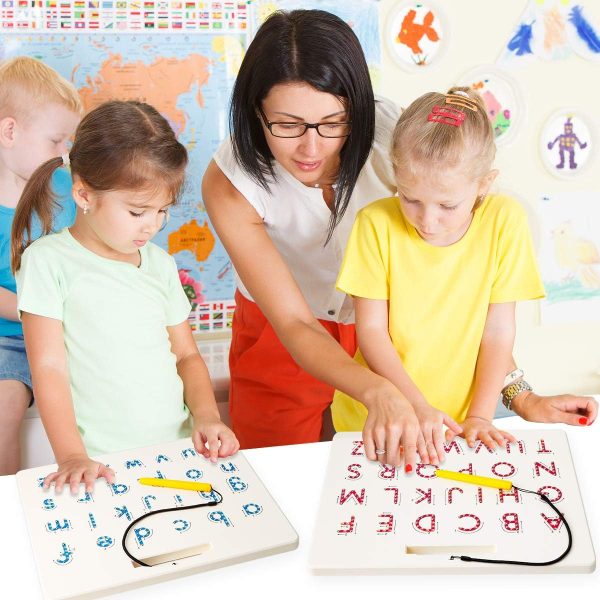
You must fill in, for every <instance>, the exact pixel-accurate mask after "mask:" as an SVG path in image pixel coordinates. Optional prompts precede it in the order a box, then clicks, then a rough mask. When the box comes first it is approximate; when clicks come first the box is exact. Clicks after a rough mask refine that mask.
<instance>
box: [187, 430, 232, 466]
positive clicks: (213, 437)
mask: <svg viewBox="0 0 600 600" xmlns="http://www.w3.org/2000/svg"><path fill="white" fill-rule="evenodd" d="M192 441H193V442H194V448H195V449H196V452H198V453H199V454H202V456H204V458H208V459H210V460H211V462H217V458H224V457H226V456H230V455H232V454H235V453H236V452H237V451H238V450H239V449H240V443H239V442H238V440H237V438H236V437H235V433H233V431H231V429H229V427H227V425H225V423H223V421H221V420H220V419H217V420H210V421H207V420H205V419H203V420H202V421H201V422H200V423H198V425H194V432H193V433H192Z"/></svg>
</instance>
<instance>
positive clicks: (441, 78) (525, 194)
mask: <svg viewBox="0 0 600 600" xmlns="http://www.w3.org/2000/svg"><path fill="white" fill-rule="evenodd" d="M580 3H581V4H583V5H584V7H585V14H586V16H587V17H588V18H589V19H590V20H591V21H592V22H593V23H594V24H595V25H596V27H598V26H599V25H600V2H598V1H597V0H580ZM396 4H397V2H395V1H394V0H382V2H381V8H380V14H381V17H380V19H381V21H380V24H381V31H382V33H384V32H385V27H386V16H387V15H388V14H389V13H390V12H391V11H392V10H393V8H394V6H395V5H396ZM436 5H438V6H440V7H441V8H442V9H443V10H444V13H445V15H446V17H447V20H448V23H449V29H450V43H449V46H448V49H447V51H446V53H445V54H444V56H443V58H442V59H441V60H440V61H439V64H438V63H435V64H433V65H432V66H430V67H425V68H424V69H423V71H422V72H418V73H414V74H413V73H407V72H405V71H404V70H402V69H401V68H399V67H398V66H397V65H396V63H395V62H394V61H393V59H392V58H391V56H390V54H389V53H388V51H387V48H386V47H385V44H382V45H383V48H382V53H383V56H382V62H383V68H382V76H381V83H380V93H381V94H382V95H384V96H387V97H389V98H391V99H393V100H395V101H396V102H397V103H398V104H400V105H401V106H406V105H407V104H408V103H410V102H411V101H412V100H414V99H415V98H416V97H418V96H419V95H421V94H423V93H425V92H428V91H434V90H435V91H439V92H445V91H446V90H447V89H448V88H449V87H450V86H452V85H454V84H456V83H457V82H458V80H459V79H460V78H461V76H462V75H464V74H465V73H467V72H468V71H470V70H471V69H473V68H476V67H478V66H479V65H485V64H493V63H495V62H496V60H497V58H498V56H499V55H500V53H501V51H502V49H503V48H504V47H505V46H506V43H507V42H508V40H509V39H510V37H511V36H512V34H513V32H514V29H515V26H516V25H517V23H518V22H519V19H520V17H521V15H522V13H523V11H524V9H525V7H526V6H527V0H504V1H502V2H499V1H493V2H492V1H491V0H437V2H436ZM511 75H512V77H513V78H514V79H516V80H517V81H518V83H519V84H521V88H522V91H523V94H524V99H525V104H526V106H527V114H526V121H525V123H524V124H523V126H522V127H521V128H520V129H519V134H518V136H517V137H516V138H515V139H514V141H513V142H512V143H511V144H510V145H509V146H504V147H501V148H499V151H498V154H497V159H496V166H497V168H499V169H500V177H499V179H498V187H499V188H501V189H508V190H514V191H515V192H516V193H518V195H519V197H520V198H521V199H523V200H525V201H526V202H527V203H528V204H529V208H531V211H530V214H531V213H534V211H535V209H534V207H535V204H536V202H537V199H538V197H539V195H540V194H541V193H549V192H555V193H556V192H567V191H591V190H595V191H599V189H600V185H599V184H600V175H599V173H600V160H599V158H598V154H596V156H595V157H594V158H593V159H592V160H593V161H594V162H593V164H592V165H591V168H586V170H585V171H584V172H583V173H582V174H581V175H579V177H578V179H577V180H576V181H572V182H571V181H562V180H559V179H556V178H554V177H553V176H552V175H550V174H549V173H548V172H547V171H546V170H545V168H544V166H543V164H542V162H541V159H540V158H539V156H538V152H537V147H538V134H539V130H540V129H541V127H542V125H543V123H544V122H545V120H546V118H547V117H549V116H550V115H551V114H552V113H553V112H555V111H556V110H559V109H561V108H564V107H567V106H569V107H578V108H580V109H581V110H582V111H584V112H585V113H586V114H588V115H590V116H592V117H593V118H595V120H596V126H598V123H600V118H599V115H600V107H599V106H598V100H599V98H600V63H592V62H590V61H585V60H583V59H582V58H579V57H577V56H573V57H571V58H568V59H565V60H562V61H554V62H545V61H543V60H541V59H538V60H535V61H534V62H533V64H531V66H528V67H524V68H520V69H519V70H518V71H517V70H513V71H511ZM592 90H594V92H593V93H592ZM532 229H534V233H535V229H536V223H535V221H534V222H532ZM517 315H518V332H517V342H516V347H515V357H516V359H517V363H518V364H519V366H521V367H522V368H523V369H524V370H525V372H526V378H527V380H529V381H530V382H531V383H532V384H533V385H534V387H535V389H536V391H538V392H541V393H548V394H550V393H559V392H567V391H570V392H573V393H592V392H600V315H598V319H596V320H595V321H594V322H593V323H592V322H590V323H583V324H572V325H560V326H558V325H553V326H549V325H540V321H539V306H538V303H537V302H528V303H522V304H521V305H519V306H518V310H517Z"/></svg>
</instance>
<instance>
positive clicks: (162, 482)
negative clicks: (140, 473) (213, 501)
mask: <svg viewBox="0 0 600 600" xmlns="http://www.w3.org/2000/svg"><path fill="white" fill-rule="evenodd" d="M138 481H139V482H140V483H141V484H142V485H153V486H154V487H166V488H174V489H176V490H189V491H191V492H210V491H212V485H210V483H203V482H201V481H180V480H178V479H159V478H156V477H142V478H140V479H138Z"/></svg>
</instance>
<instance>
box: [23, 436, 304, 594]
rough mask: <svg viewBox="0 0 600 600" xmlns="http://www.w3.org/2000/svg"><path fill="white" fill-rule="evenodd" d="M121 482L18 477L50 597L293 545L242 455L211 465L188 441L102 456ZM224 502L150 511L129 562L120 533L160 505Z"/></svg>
mask: <svg viewBox="0 0 600 600" xmlns="http://www.w3.org/2000/svg"><path fill="white" fill-rule="evenodd" d="M99 460H100V461H102V462H104V463H106V464H107V465H109V466H110V467H111V468H112V469H113V470H114V471H115V474H116V480H115V483H113V484H112V485H109V484H107V483H106V481H105V480H104V479H99V480H97V481H96V484H95V487H94V491H93V493H90V494H88V493H86V492H85V491H84V487H83V486H80V493H79V495H78V496H72V495H71V493H70V491H69V488H68V486H66V488H65V489H63V491H62V493H61V494H56V493H55V492H54V487H52V488H51V489H50V490H48V491H46V492H45V491H44V490H43V489H42V482H43V480H44V477H45V476H46V475H47V474H48V473H50V472H52V471H53V470H55V468H54V466H50V467H39V468H35V469H28V470H26V471H21V472H19V473H18V474H17V485H18V488H19V494H20V497H21V502H22V505H23V509H24V512H25V517H26V521H27V527H28V530H29V535H30V538H31V543H32V547H33V551H34V555H35V560H36V563H37V568H38V573H39V576H40V582H41V586H42V589H43V592H44V595H45V597H46V598H48V599H62V598H92V597H98V596H102V595H104V594H108V593H115V592H117V591H122V590H125V589H129V588H134V587H138V586H141V585H145V584H147V583H153V582H157V581H162V580H165V579H170V578H173V577H177V576H179V575H183V574H189V573H192V572H197V571H204V570H208V569H214V568H217V567H222V566H225V565H229V564H233V563H236V562H241V561H245V560H250V559H254V558H259V557H263V556H268V555H271V554H276V553H278V552H285V551H287V550H293V549H295V548H296V547H297V545H298V535H297V533H296V531H295V530H294V528H293V527H292V526H291V525H290V523H289V522H288V520H287V518H286V517H285V515H284V514H283V512H282V511H281V509H280V508H279V507H278V506H277V504H276V503H275V501H274V500H273V498H271V496H270V494H269V492H268V491H267V490H266V488H265V487H264V485H263V484H262V482H261V481H260V479H259V478H258V477H257V475H256V474H255V473H254V471H253V470H252V467H251V466H250V464H249V463H248V461H247V460H246V458H245V457H244V454H243V453H242V452H238V453H237V454H235V455H234V456H231V457H229V458H227V459H220V460H219V461H218V462H217V463H211V462H209V461H208V460H206V459H204V458H203V457H202V456H200V455H197V454H196V452H195V450H194V448H193V445H192V443H191V440H190V439H183V440H178V441H176V442H172V443H169V444H163V445H161V446H160V447H152V448H142V449H137V450H131V451H127V452H120V453H117V454H111V455H106V456H104V457H100V458H99ZM142 477H151V478H165V479H176V480H184V481H187V482H200V481H202V482H208V483H210V484H212V486H213V489H214V490H216V492H218V493H217V494H216V493H215V492H214V491H213V492H196V491H187V490H179V489H169V488H159V487H149V486H145V485H141V484H140V483H139V482H138V479H139V478H142ZM219 494H220V495H221V496H222V501H221V502H219V503H218V504H216V505H214V506H206V507H199V508H191V509H189V510H181V511H175V512H166V513H162V514H156V515H151V516H149V517H148V518H147V519H145V520H144V521H141V522H140V523H139V525H134V526H133V527H132V529H131V531H130V532H129V534H128V536H127V548H128V551H129V552H130V553H131V554H132V555H133V556H134V557H135V558H137V559H141V560H142V561H144V562H147V563H151V562H152V564H153V565H154V566H151V567H144V566H140V565H139V564H136V563H135V562H134V561H132V560H131V559H130V558H128V556H127V555H126V554H125V552H124V551H123V548H122V546H121V543H122V537H123V533H124V532H125V530H126V529H127V527H128V525H129V524H130V523H132V522H133V520H135V519H137V518H138V517H140V516H142V515H144V514H146V513H148V512H150V511H154V510H158V509H163V508H172V507H177V506H190V505H192V504H200V503H208V502H211V501H216V500H219Z"/></svg>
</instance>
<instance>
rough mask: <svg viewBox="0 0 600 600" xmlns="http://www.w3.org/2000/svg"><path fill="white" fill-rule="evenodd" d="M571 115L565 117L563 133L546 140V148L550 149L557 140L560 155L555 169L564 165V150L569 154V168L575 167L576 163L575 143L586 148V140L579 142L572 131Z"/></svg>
mask: <svg viewBox="0 0 600 600" xmlns="http://www.w3.org/2000/svg"><path fill="white" fill-rule="evenodd" d="M571 118H572V117H567V120H566V121H565V124H564V133H561V134H560V135H558V136H556V138H555V139H554V140H553V141H551V142H548V149H549V150H552V148H554V145H555V144H556V142H558V152H559V156H560V162H559V163H558V164H557V165H556V168H557V169H563V168H564V166H565V152H566V153H568V155H569V169H576V168H577V163H576V162H575V144H579V147H580V148H582V149H583V148H586V147H587V142H583V143H582V142H580V141H579V138H578V137H577V135H575V134H574V133H573V123H572V122H571Z"/></svg>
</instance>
